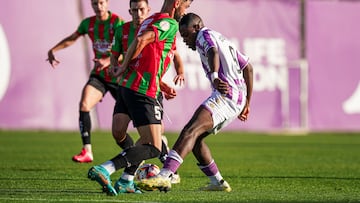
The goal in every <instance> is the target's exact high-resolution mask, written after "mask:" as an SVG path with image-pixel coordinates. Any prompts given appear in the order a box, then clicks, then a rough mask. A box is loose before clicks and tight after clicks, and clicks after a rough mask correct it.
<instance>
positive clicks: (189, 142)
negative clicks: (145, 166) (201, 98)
mask: <svg viewBox="0 0 360 203" xmlns="http://www.w3.org/2000/svg"><path fill="white" fill-rule="evenodd" d="M212 126H213V125H212V119H211V114H210V113H209V111H208V110H207V109H205V108H204V107H203V106H200V107H199V108H198V109H197V110H196V112H195V114H194V115H193V117H192V118H191V120H190V121H189V122H188V124H187V125H186V126H185V127H184V128H183V130H182V131H181V133H180V136H179V137H178V139H177V140H176V142H175V144H174V146H173V148H172V150H170V152H169V154H168V157H167V159H166V161H165V163H164V166H163V168H162V169H161V171H160V173H159V174H158V175H157V176H155V177H153V178H150V179H144V180H142V181H141V184H140V187H142V188H144V189H150V188H161V189H164V190H165V191H166V190H169V189H170V188H171V183H170V181H171V177H172V176H173V174H174V173H175V172H176V171H177V170H178V168H179V167H180V165H181V164H182V162H183V159H184V158H185V157H186V155H187V154H188V153H190V152H191V151H192V150H193V148H194V145H195V142H196V140H197V138H198V137H199V136H200V135H202V134H203V133H204V132H206V131H207V130H209V129H211V128H212Z"/></svg>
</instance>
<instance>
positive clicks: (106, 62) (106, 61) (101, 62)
mask: <svg viewBox="0 0 360 203" xmlns="http://www.w3.org/2000/svg"><path fill="white" fill-rule="evenodd" d="M93 61H94V63H95V68H96V70H97V71H100V70H103V69H105V68H106V67H109V66H110V57H107V58H99V59H97V58H95V59H93Z"/></svg>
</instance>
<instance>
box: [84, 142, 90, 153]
mask: <svg viewBox="0 0 360 203" xmlns="http://www.w3.org/2000/svg"><path fill="white" fill-rule="evenodd" d="M83 148H84V149H85V150H86V151H87V152H90V153H92V150H91V144H85V145H84V146H83Z"/></svg>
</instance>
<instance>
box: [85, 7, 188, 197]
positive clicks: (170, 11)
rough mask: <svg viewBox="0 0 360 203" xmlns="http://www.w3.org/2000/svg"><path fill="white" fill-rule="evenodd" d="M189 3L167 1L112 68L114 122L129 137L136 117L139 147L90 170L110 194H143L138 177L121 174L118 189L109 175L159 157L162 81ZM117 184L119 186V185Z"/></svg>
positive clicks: (89, 172) (125, 151)
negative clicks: (115, 89) (116, 85)
mask: <svg viewBox="0 0 360 203" xmlns="http://www.w3.org/2000/svg"><path fill="white" fill-rule="evenodd" d="M191 2H192V0H164V2H163V5H162V8H161V11H160V12H159V13H155V14H153V15H151V16H150V17H148V18H147V19H145V20H144V22H143V23H142V24H141V26H140V28H139V31H138V33H137V35H136V38H135V39H134V40H133V42H132V43H131V45H130V46H129V48H128V50H127V53H126V54H125V56H124V60H123V61H122V64H121V65H120V66H119V67H117V68H112V69H113V72H114V76H120V83H119V84H120V86H119V88H118V98H117V101H116V104H115V108H114V113H115V114H118V119H117V123H115V125H119V126H118V127H119V129H120V131H121V133H119V134H120V135H125V134H126V133H125V132H126V130H127V128H128V125H129V122H130V121H131V120H132V122H133V125H134V127H136V129H137V131H138V133H139V135H140V138H139V139H138V140H137V142H136V145H135V146H133V147H130V148H127V149H125V150H123V152H121V153H120V154H119V155H117V156H115V157H114V158H112V159H111V160H109V161H106V162H104V163H102V164H101V165H97V166H93V167H91V168H90V169H89V171H88V177H89V178H90V179H91V180H95V181H97V182H98V183H99V184H100V185H101V186H102V187H103V190H104V191H106V192H107V193H108V194H109V195H117V194H118V192H119V193H122V191H127V192H134V193H140V190H138V189H137V188H136V186H135V185H134V182H133V179H134V175H131V174H127V173H126V172H125V173H123V175H122V176H121V178H120V179H119V180H118V181H117V182H116V183H115V188H114V187H113V186H112V185H111V180H110V175H111V174H112V173H114V172H115V171H117V170H119V169H121V168H125V167H128V168H129V167H132V168H133V170H134V172H135V170H136V168H137V167H138V165H139V164H140V163H141V162H142V161H143V160H147V159H151V158H155V157H158V156H159V155H160V152H161V146H162V140H161V135H162V125H161V123H162V120H161V114H162V109H161V106H160V105H159V102H158V101H157V98H158V95H159V94H160V92H161V91H160V81H161V78H162V76H163V74H164V73H165V72H166V70H167V69H168V68H169V66H170V62H171V59H172V57H173V54H174V51H175V41H176V40H175V38H176V32H177V31H178V24H177V21H178V20H180V18H181V17H182V16H183V15H184V14H185V11H186V9H187V8H188V7H190V4H191ZM118 185H121V187H117V186H118ZM123 186H124V188H123Z"/></svg>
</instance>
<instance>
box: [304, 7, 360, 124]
mask: <svg viewBox="0 0 360 203" xmlns="http://www.w3.org/2000/svg"><path fill="white" fill-rule="evenodd" d="M359 10H360V2H359V1H340V2H332V1H329V2H327V1H309V2H308V3H307V16H306V19H307V21H306V23H307V36H306V38H307V43H306V47H307V59H308V63H309V128H310V129H312V130H352V131H358V130H359V129H360V69H359V67H360V40H359V36H360V27H359V26H358V22H357V19H360V12H358V11H359Z"/></svg>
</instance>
